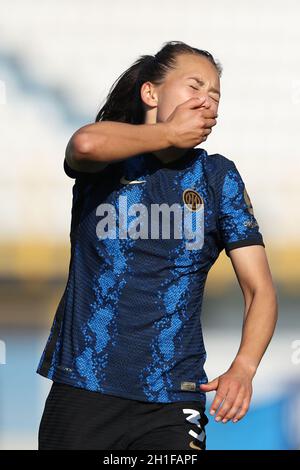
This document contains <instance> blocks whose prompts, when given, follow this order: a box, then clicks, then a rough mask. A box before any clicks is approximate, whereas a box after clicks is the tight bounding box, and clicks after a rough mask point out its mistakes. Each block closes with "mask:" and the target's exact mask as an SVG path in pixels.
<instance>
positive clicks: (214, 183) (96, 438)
mask: <svg viewBox="0 0 300 470" xmlns="http://www.w3.org/2000/svg"><path fill="white" fill-rule="evenodd" d="M221 71H222V69H221V66H220V64H219V63H218V62H217V61H215V60H214V58H213V56H212V55H211V54H210V53H208V52H207V51H204V50H200V49H197V48H195V47H191V46H189V45H187V44H185V43H183V42H180V41H171V42H168V43H165V44H164V46H163V47H162V49H161V50H160V51H159V52H158V53H157V54H155V56H149V55H144V56H141V57H140V58H139V59H138V60H137V61H136V62H135V63H134V64H133V65H132V66H131V67H130V68H129V69H128V70H126V71H125V72H124V73H123V74H122V75H121V76H120V77H119V78H118V80H117V81H116V82H115V83H114V85H113V87H112V89H111V90H110V93H109V95H108V97H107V100H106V102H105V104H104V106H103V107H102V109H101V110H100V111H99V113H98V115H97V118H96V122H95V123H93V124H88V125H86V126H84V127H82V128H80V129H79V130H78V131H76V132H75V134H74V135H73V136H72V137H71V139H70V141H69V143H68V145H67V149H66V156H65V160H64V170H65V172H66V174H67V175H68V176H69V177H71V178H74V179H75V184H74V187H73V207H72V221H71V232H70V238H71V259H70V266H69V276H68V281H67V285H66V288H65V291H64V294H63V296H62V299H61V301H60V303H59V306H58V309H57V312H56V315H55V318H54V322H53V326H52V328H51V332H50V336H49V339H48V342H47V344H46V347H45V350H44V352H43V355H42V357H41V360H40V363H39V366H38V370H37V372H38V373H39V374H41V375H43V376H45V377H48V378H49V379H51V380H52V381H53V384H52V387H51V390H50V393H49V395H48V397H47V400H46V404H45V409H44V413H43V416H42V420H41V424H40V429H39V449H109V450H114V449H146V450H151V449H155V450H157V449H172V450H177V449H183V450H184V449H186V450H188V449H189V450H190V449H196V450H202V449H205V448H206V433H205V425H206V424H207V422H208V418H207V416H206V414H205V406H206V392H208V391H212V390H215V391H216V394H215V397H214V400H213V403H212V405H211V409H210V413H211V414H212V415H213V414H215V419H216V420H222V422H224V423H225V422H226V421H229V420H232V421H234V422H236V421H239V420H240V419H242V417H243V416H244V415H245V414H246V412H247V410H248V408H249V404H250V399H251V395H252V380H253V377H254V375H255V372H256V370H257V367H258V365H259V363H260V360H261V358H262V356H263V354H264V352H265V350H266V348H267V346H268V343H269V341H270V339H271V337H272V335H273V331H274V328H275V324H276V320H277V297H276V292H275V289H274V285H273V281H272V278H271V273H270V270H269V265H268V261H267V257H266V253H265V245H264V242H263V238H262V235H261V233H260V231H259V226H258V223H257V220H256V219H255V217H254V213H253V207H252V205H251V202H250V199H249V196H248V194H247V191H246V188H245V185H244V182H243V180H242V178H241V176H240V174H239V172H238V170H237V168H236V166H235V164H234V162H233V161H232V160H230V159H228V158H227V157H225V156H222V155H219V154H214V155H208V154H207V152H206V151H205V150H204V149H202V148H195V146H196V145H198V144H201V143H202V142H204V141H205V140H206V139H207V137H208V135H209V134H210V133H211V130H212V127H213V126H214V125H215V124H216V118H217V113H218V106H219V100H220V76H221ZM223 249H225V252H226V254H227V256H229V258H230V260H231V262H232V265H233V268H234V271H235V273H236V275H237V278H238V282H239V284H240V286H241V289H242V292H243V295H244V299H245V314H244V322H243V329H242V338H241V344H240V347H239V350H238V351H237V354H236V357H235V358H233V361H232V363H231V365H230V367H229V368H228V370H226V371H225V372H224V373H223V374H222V375H220V376H219V377H217V378H215V379H214V380H211V381H210V382H208V379H207V376H206V373H205V371H204V363H205V360H206V351H205V348H204V344H203V337H202V329H201V322H200V311H201V304H202V296H203V290H204V285H205V281H206V277H207V274H208V272H209V269H210V268H211V266H212V265H213V264H214V262H215V261H216V259H217V258H218V256H219V254H220V252H221V251H222V250H223ZM216 354H217V352H216Z"/></svg>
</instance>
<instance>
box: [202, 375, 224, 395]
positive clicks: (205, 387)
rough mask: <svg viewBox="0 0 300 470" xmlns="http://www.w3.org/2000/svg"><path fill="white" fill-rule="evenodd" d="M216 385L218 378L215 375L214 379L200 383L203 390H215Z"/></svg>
mask: <svg viewBox="0 0 300 470" xmlns="http://www.w3.org/2000/svg"><path fill="white" fill-rule="evenodd" d="M218 385H219V378H218V377H217V378H215V379H214V380H211V381H210V382H207V383H206V384H201V385H200V388H201V390H203V391H204V392H211V391H212V390H217V388H218Z"/></svg>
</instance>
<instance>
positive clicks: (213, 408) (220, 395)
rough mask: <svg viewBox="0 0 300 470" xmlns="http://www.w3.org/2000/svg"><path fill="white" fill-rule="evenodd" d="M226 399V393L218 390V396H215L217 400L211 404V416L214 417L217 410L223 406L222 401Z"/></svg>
mask: <svg viewBox="0 0 300 470" xmlns="http://www.w3.org/2000/svg"><path fill="white" fill-rule="evenodd" d="M225 397H226V391H222V390H218V391H217V393H216V395H215V398H214V400H213V402H212V404H211V407H210V411H209V412H210V414H211V415H214V414H215V412H216V411H217V409H218V408H219V406H220V405H221V403H222V401H223V400H224V399H225Z"/></svg>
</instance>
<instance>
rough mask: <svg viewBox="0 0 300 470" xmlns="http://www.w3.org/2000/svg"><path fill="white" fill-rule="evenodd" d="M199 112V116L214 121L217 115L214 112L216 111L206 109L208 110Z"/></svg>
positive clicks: (204, 109)
mask: <svg viewBox="0 0 300 470" xmlns="http://www.w3.org/2000/svg"><path fill="white" fill-rule="evenodd" d="M199 111H201V115H202V117H204V118H205V119H216V118H217V117H218V113H217V112H216V109H213V108H208V109H206V108H203V109H201V110H199Z"/></svg>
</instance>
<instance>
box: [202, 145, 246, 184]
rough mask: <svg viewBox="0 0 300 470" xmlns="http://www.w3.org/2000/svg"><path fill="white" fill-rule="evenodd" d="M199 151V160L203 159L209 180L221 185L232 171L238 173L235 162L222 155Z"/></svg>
mask: <svg viewBox="0 0 300 470" xmlns="http://www.w3.org/2000/svg"><path fill="white" fill-rule="evenodd" d="M197 150H199V153H198V158H199V160H200V159H201V161H202V164H203V170H204V171H205V173H206V176H207V178H209V179H210V180H213V181H215V182H216V183H220V181H222V180H223V179H224V177H225V176H226V175H227V174H228V172H229V171H230V170H232V171H234V172H236V171H237V168H236V165H235V163H234V161H233V160H231V159H230V158H228V157H225V155H222V154H220V153H213V154H208V153H207V151H206V150H204V149H197Z"/></svg>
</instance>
